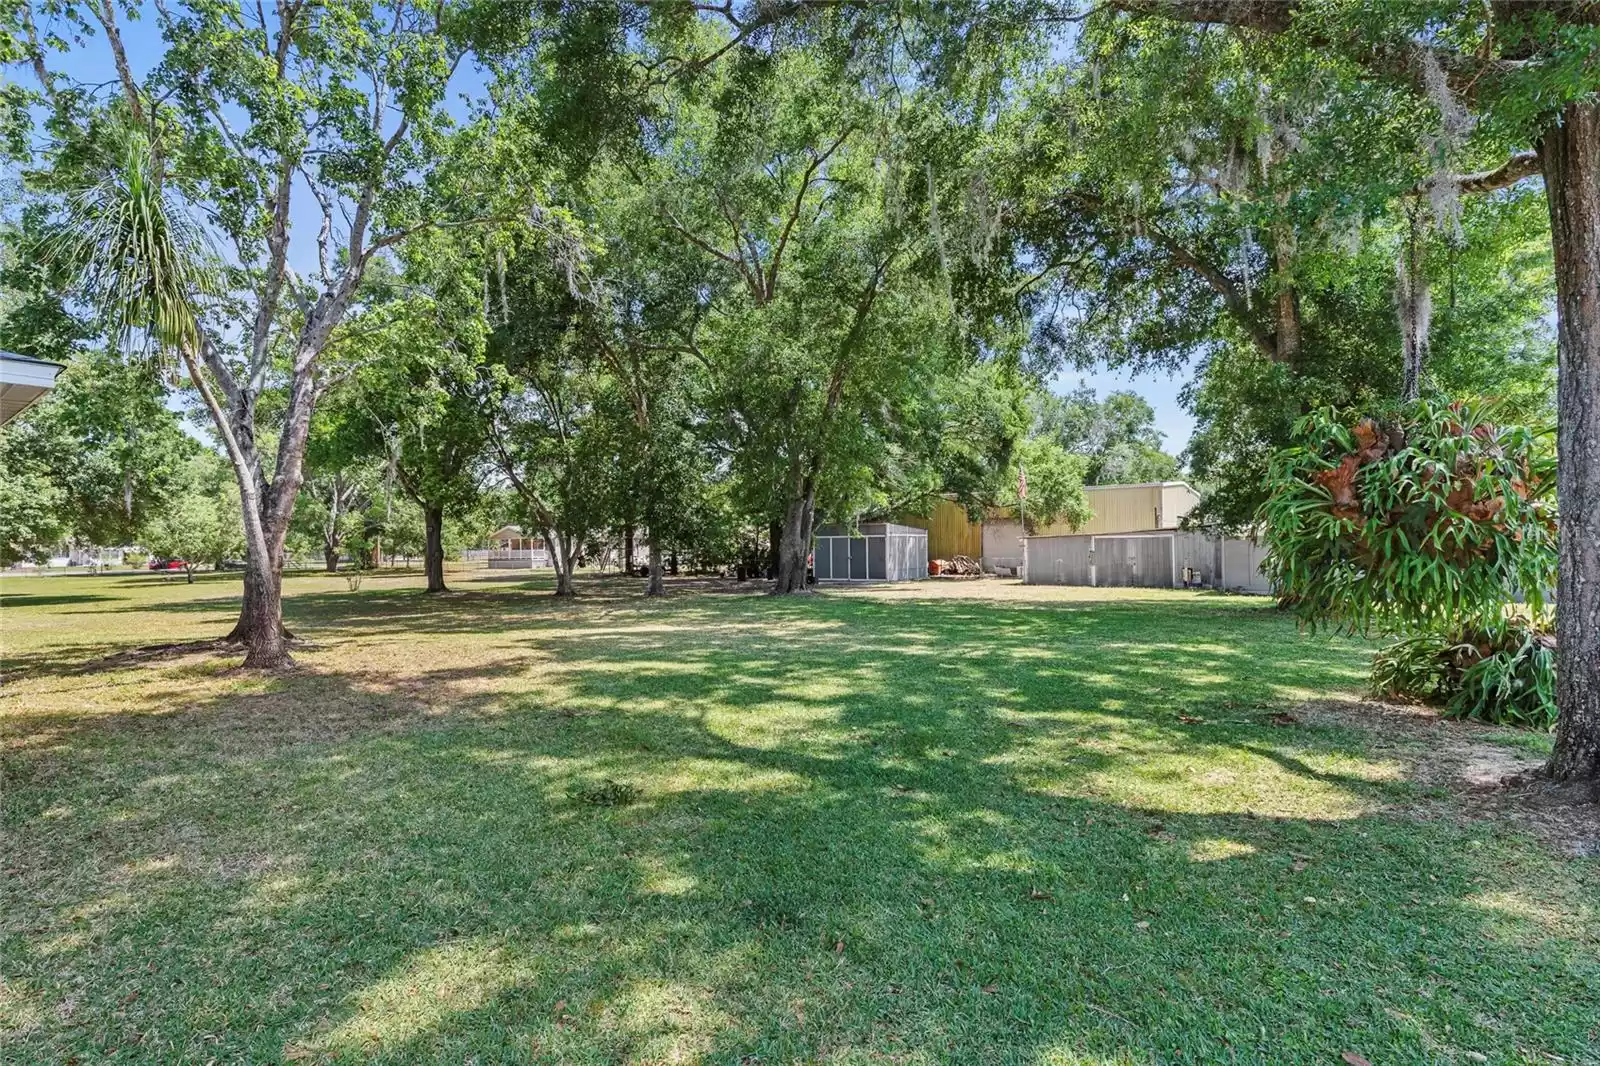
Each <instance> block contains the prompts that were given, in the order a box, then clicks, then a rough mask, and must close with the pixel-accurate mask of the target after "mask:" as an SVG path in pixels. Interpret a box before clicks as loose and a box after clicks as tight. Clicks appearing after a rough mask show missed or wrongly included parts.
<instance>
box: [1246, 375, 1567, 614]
mask: <svg viewBox="0 0 1600 1066" xmlns="http://www.w3.org/2000/svg"><path fill="white" fill-rule="evenodd" d="M1493 417H1494V411H1493V408H1492V407H1491V406H1489V405H1472V404H1466V403H1453V404H1449V405H1442V404H1434V403H1430V402H1428V401H1421V402H1419V403H1417V404H1415V405H1413V406H1411V407H1409V408H1407V409H1405V410H1402V411H1398V412H1396V413H1394V414H1391V415H1387V416H1383V417H1381V418H1362V419H1360V420H1353V419H1350V418H1341V417H1339V416H1338V415H1336V414H1335V413H1334V412H1332V411H1321V412H1315V413H1313V414H1311V415H1308V416H1306V417H1305V418H1304V419H1302V420H1301V421H1300V423H1299V424H1298V425H1297V426H1296V434H1297V438H1298V440H1299V443H1298V444H1297V445H1296V446H1295V447H1293V448H1289V449H1286V450H1284V451H1283V452H1281V453H1279V454H1278V455H1277V456H1276V457H1275V458H1274V460H1273V463H1272V467H1271V474H1270V489H1271V496H1270V497H1269V499H1268V501H1267V503H1266V505H1265V506H1264V507H1263V508H1262V511H1261V518H1262V522H1263V525H1264V531H1265V537H1266V541H1267V544H1268V545H1269V547H1270V548H1271V554H1270V557H1269V560H1268V564H1267V572H1268V573H1269V575H1270V576H1271V577H1272V579H1273V581H1274V583H1275V584H1276V585H1277V587H1278V588H1279V590H1280V592H1281V594H1282V595H1283V596H1284V597H1285V598H1286V599H1287V600H1289V601H1290V602H1291V603H1293V604H1294V605H1295V607H1296V609H1297V610H1298V611H1299V612H1300V614H1301V617H1302V618H1304V619H1305V620H1306V621H1308V622H1310V623H1312V624H1313V625H1315V624H1320V623H1331V624H1333V625H1335V626H1338V627H1341V628H1345V629H1349V630H1365V629H1367V628H1369V627H1372V626H1374V625H1376V626H1377V627H1379V628H1381V629H1384V630H1388V631H1396V630H1398V631H1418V630H1424V631H1426V630H1433V631H1439V630H1443V629H1447V628H1449V627H1452V626H1461V625H1463V624H1470V625H1472V626H1475V627H1478V628H1481V629H1483V630H1485V631H1487V632H1500V631H1502V630H1503V629H1504V627H1505V625H1506V607H1507V605H1508V604H1509V603H1511V602H1512V601H1513V600H1514V599H1516V598H1517V597H1518V596H1521V597H1523V598H1525V599H1526V600H1527V602H1528V605H1529V608H1530V610H1531V611H1532V613H1533V614H1534V616H1535V617H1538V616H1539V615H1541V614H1542V611H1543V606H1544V599H1545V596H1546V595H1547V594H1548V592H1549V590H1550V589H1551V588H1553V587H1554V583H1555V565H1556V539H1555V532H1556V518H1555V510H1554V505H1553V501H1552V498H1551V497H1552V496H1553V494H1554V490H1555V457H1554V455H1553V454H1551V451H1550V449H1549V447H1548V433H1547V432H1542V431H1539V430H1535V429H1530V428H1527V427H1524V426H1506V425H1499V424H1497V423H1495V422H1494V421H1493Z"/></svg>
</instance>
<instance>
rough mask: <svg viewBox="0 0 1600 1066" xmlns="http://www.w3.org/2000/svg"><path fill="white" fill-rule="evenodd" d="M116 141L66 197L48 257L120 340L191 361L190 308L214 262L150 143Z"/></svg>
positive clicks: (196, 340)
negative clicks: (103, 164)
mask: <svg viewBox="0 0 1600 1066" xmlns="http://www.w3.org/2000/svg"><path fill="white" fill-rule="evenodd" d="M120 139H121V144H120V145H119V146H118V152H117V154H116V157H115V161H114V163H113V165H112V166H111V168H110V169H109V170H108V171H107V172H106V173H105V174H104V175H103V176H102V177H101V178H100V180H99V181H97V182H95V183H94V184H93V185H91V186H89V187H88V188H85V189H82V190H80V191H78V192H77V193H75V194H74V195H72V196H71V197H69V198H68V200H67V209H66V217H65V219H64V222H63V226H62V229H61V230H60V232H59V233H58V234H57V236H56V237H55V238H54V249H53V251H54V255H53V258H55V259H56V260H58V261H59V262H61V263H62V264H63V265H65V266H67V267H68V268H69V269H70V270H71V271H72V272H73V273H74V274H76V276H77V277H78V279H79V280H80V281H81V283H82V285H83V296H84V298H85V299H86V300H87V301H89V302H90V303H92V304H93V305H94V307H95V309H96V310H97V311H99V312H100V314H101V315H102V316H103V318H104V320H105V321H106V322H107V323H108V324H109V325H110V326H111V327H112V329H113V330H114V331H115V332H116V333H117V335H118V336H119V337H120V338H121V339H124V340H126V339H129V338H131V337H133V336H134V335H136V334H137V335H142V336H143V338H144V339H145V341H146V342H147V344H149V345H150V346H151V347H152V348H153V349H154V350H155V351H156V352H157V353H158V354H159V353H161V352H176V353H178V354H180V355H188V356H193V355H194V354H195V353H196V352H198V350H199V348H200V346H201V344H202V340H203V339H202V336H201V330H200V322H199V316H198V306H197V303H198V301H199V300H201V299H203V298H204V297H205V296H207V295H209V294H212V293H214V292H215V291H216V285H215V282H216V276H217V275H216V268H215V262H216V257H215V255H214V253H213V250H212V247H211V243H210V241H209V240H208V239H207V235H206V232H205V230H204V228H203V227H202V226H201V225H200V224H199V223H198V222H197V221H196V220H195V219H194V217H193V216H192V215H190V214H189V212H188V211H187V210H186V209H185V208H184V206H183V204H181V203H180V202H178V201H177V199H176V198H175V197H173V196H172V195H171V194H169V193H168V192H167V191H166V188H165V183H164V182H163V180H162V175H161V174H160V161H159V159H158V157H157V155H156V153H155V151H154V150H153V148H152V146H151V144H150V141H149V139H148V138H147V137H146V136H145V135H144V133H143V132H142V131H139V130H125V131H123V132H122V134H121V137H120Z"/></svg>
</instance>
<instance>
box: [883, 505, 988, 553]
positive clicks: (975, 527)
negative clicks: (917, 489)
mask: <svg viewBox="0 0 1600 1066" xmlns="http://www.w3.org/2000/svg"><path fill="white" fill-rule="evenodd" d="M927 510H928V513H927V514H926V515H910V514H907V515H901V516H899V517H898V518H896V519H895V521H897V522H900V523H901V524H903V525H908V526H915V527H916V528H918V529H926V530H927V531H928V558H930V559H949V558H952V557H954V556H957V555H966V556H970V557H971V558H973V559H976V558H978V556H980V555H982V554H983V524H982V523H981V522H974V521H972V519H970V518H968V517H967V509H966V508H965V507H963V506H961V505H960V504H959V503H956V502H955V501H953V500H947V499H945V498H944V497H942V496H941V497H938V498H936V499H935V500H934V501H933V503H932V505H931V506H930V507H928V508H927Z"/></svg>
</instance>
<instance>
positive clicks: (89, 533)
mask: <svg viewBox="0 0 1600 1066" xmlns="http://www.w3.org/2000/svg"><path fill="white" fill-rule="evenodd" d="M163 392H164V389H163V386H162V383H161V382H160V380H158V379H157V378H156V377H155V375H154V373H153V372H152V368H151V367H149V366H148V365H145V364H140V363H128V362H124V361H123V360H122V359H121V358H119V357H117V356H115V355H111V354H107V353H103V352H85V353H82V354H80V355H77V356H75V357H73V358H72V359H71V361H70V362H69V363H68V364H67V367H66V369H65V370H63V371H62V372H61V375H60V377H59V378H57V382H56V387H55V388H54V389H53V390H52V391H51V392H50V393H49V394H48V395H47V396H45V397H44V398H43V399H42V400H41V401H40V402H39V403H37V404H35V405H34V406H33V407H31V408H30V409H29V410H27V411H26V412H24V413H23V414H22V415H21V416H20V417H18V418H17V419H16V420H15V421H13V422H12V423H10V424H9V425H7V426H6V427H5V428H4V429H3V430H0V452H3V454H4V463H5V468H6V473H5V475H4V478H5V479H6V480H8V481H9V480H12V479H15V478H24V479H29V483H30V484H33V485H34V486H35V487H34V488H33V489H23V488H21V487H20V486H19V487H17V488H16V490H15V491H16V492H17V495H18V497H19V499H20V498H24V497H27V498H28V500H27V503H26V504H25V505H24V507H25V509H26V512H27V513H33V514H36V515H37V514H39V509H40V508H41V507H43V506H46V503H45V501H49V503H48V506H50V507H51V508H53V509H54V510H55V512H56V514H55V518H54V519H53V521H51V522H49V523H46V524H43V525H40V524H38V523H36V522H35V523H30V525H31V527H32V528H33V529H34V530H35V532H34V533H33V534H32V539H31V540H30V539H27V538H23V539H19V540H17V541H14V542H13V543H14V544H16V545H17V546H18V548H19V550H21V554H23V555H37V554H38V552H39V551H42V550H44V549H45V548H47V547H48V546H49V544H50V543H52V542H53V541H54V540H55V539H59V538H62V537H66V536H72V537H76V538H77V539H79V540H81V541H83V542H85V543H89V544H97V545H102V546H110V545H117V544H128V543H131V542H133V541H134V540H135V539H136V538H137V536H138V531H139V529H140V528H141V527H142V526H143V525H144V523H145V522H146V521H148V520H150V519H151V518H153V517H155V516H156V515H158V514H159V513H161V511H162V510H163V509H165V508H166V507H167V506H169V505H170V504H171V502H172V501H173V500H174V499H175V498H176V497H177V496H178V495H179V494H180V492H181V490H182V485H183V481H184V478H185V466H186V464H187V463H188V462H189V461H190V459H191V457H193V456H194V455H195V453H197V452H199V451H200V450H201V445H200V444H199V443H198V442H196V441H195V440H194V439H193V438H191V437H190V436H188V435H187V434H186V433H184V431H183V429H182V427H181V426H180V424H179V420H178V416H177V414H176V413H174V412H173V411H171V410H169V409H168V408H167V407H166V405H165V404H164V403H163V402H162V400H163ZM39 479H42V481H43V483H44V484H47V485H48V489H43V488H41V487H39V486H40V480H39ZM21 513H22V512H21V511H19V514H21ZM22 528H23V527H22V526H21V525H18V526H16V527H14V529H15V530H16V532H17V536H18V537H19V538H21V536H22V532H21V531H22ZM50 531H53V532H54V536H53V537H52V538H51V539H50V540H48V541H46V540H40V539H38V538H40V537H43V536H45V534H46V533H48V532H50ZM24 543H31V544H32V549H21V547H20V546H21V545H22V544H24Z"/></svg>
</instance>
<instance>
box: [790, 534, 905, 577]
mask: <svg viewBox="0 0 1600 1066" xmlns="http://www.w3.org/2000/svg"><path fill="white" fill-rule="evenodd" d="M811 566H812V572H813V573H815V574H816V576H817V580H818V581H915V580H917V579H918V578H924V577H927V576H928V531H927V530H926V529H918V528H916V527H915V526H902V525H900V524H898V523H896V522H863V523H861V525H860V526H858V527H856V528H855V529H854V530H852V529H849V528H847V527H845V526H842V525H827V526H818V527H817V532H816V539H815V540H814V541H813V544H812V553H811Z"/></svg>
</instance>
